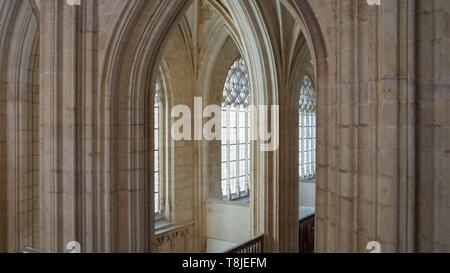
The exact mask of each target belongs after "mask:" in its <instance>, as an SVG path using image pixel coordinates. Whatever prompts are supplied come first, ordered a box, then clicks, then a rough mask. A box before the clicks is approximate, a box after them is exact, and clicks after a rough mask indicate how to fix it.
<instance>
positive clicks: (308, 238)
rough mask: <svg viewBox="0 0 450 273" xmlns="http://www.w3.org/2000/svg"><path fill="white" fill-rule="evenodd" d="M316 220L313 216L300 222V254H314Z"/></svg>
mask: <svg viewBox="0 0 450 273" xmlns="http://www.w3.org/2000/svg"><path fill="white" fill-rule="evenodd" d="M315 218H316V216H315V215H314V214H313V215H311V216H309V217H307V218H305V219H303V220H300V222H299V230H298V239H299V241H298V243H299V252H300V253H314V234H315Z"/></svg>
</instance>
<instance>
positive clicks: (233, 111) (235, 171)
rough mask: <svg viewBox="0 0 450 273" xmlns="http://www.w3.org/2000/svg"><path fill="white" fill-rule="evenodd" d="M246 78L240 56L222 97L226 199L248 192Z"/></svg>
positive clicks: (247, 80)
mask: <svg viewBox="0 0 450 273" xmlns="http://www.w3.org/2000/svg"><path fill="white" fill-rule="evenodd" d="M249 102H250V81H249V75H248V70H247V66H246V65H245V62H244V60H243V59H238V60H236V61H235V62H234V63H233V65H232V66H231V68H230V70H229V72H228V76H227V79H226V82H225V86H224V90H223V97H222V168H221V169H222V195H223V197H224V199H226V200H237V199H240V198H244V197H248V196H249V192H250V186H249V183H250V141H249V128H250V118H249V116H250V114H249Z"/></svg>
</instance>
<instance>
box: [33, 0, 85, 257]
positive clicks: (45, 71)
mask: <svg viewBox="0 0 450 273" xmlns="http://www.w3.org/2000/svg"><path fill="white" fill-rule="evenodd" d="M40 5H41V6H40V10H41V14H40V16H41V18H40V19H41V22H40V29H41V32H40V41H41V48H40V55H41V67H40V73H41V76H40V96H39V101H40V151H41V153H40V165H39V169H40V226H41V246H40V247H41V248H42V251H45V252H61V251H63V250H64V249H65V245H66V244H67V243H68V242H69V241H73V240H76V239H77V231H76V189H77V186H76V152H77V151H76V141H75V139H76V135H77V134H76V120H77V117H76V101H77V94H76V87H77V82H76V72H77V70H76V54H77V52H76V45H77V44H76V43H77V40H76V36H77V35H76V32H77V25H76V18H77V7H76V6H69V5H68V4H67V3H66V1H60V0H48V1H41V2H40Z"/></svg>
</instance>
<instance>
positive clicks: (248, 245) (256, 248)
mask: <svg viewBox="0 0 450 273" xmlns="http://www.w3.org/2000/svg"><path fill="white" fill-rule="evenodd" d="M225 253H249V254H251V253H264V234H263V235H260V236H258V237H256V238H254V239H252V240H250V241H248V242H245V243H243V244H241V245H239V246H237V247H234V248H232V249H230V250H228V251H225Z"/></svg>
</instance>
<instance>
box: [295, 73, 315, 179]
mask: <svg viewBox="0 0 450 273" xmlns="http://www.w3.org/2000/svg"><path fill="white" fill-rule="evenodd" d="M299 105H300V108H299V178H300V181H308V180H311V179H314V178H315V176H316V95H315V92H314V88H313V84H312V81H311V79H310V78H309V77H308V76H306V77H305V79H304V80H303V85H302V88H301V90H300V101H299Z"/></svg>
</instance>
